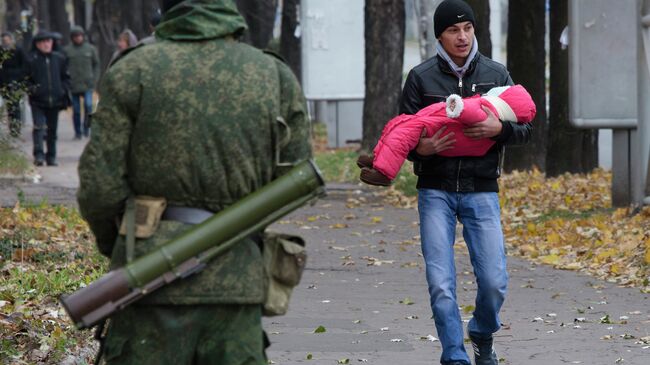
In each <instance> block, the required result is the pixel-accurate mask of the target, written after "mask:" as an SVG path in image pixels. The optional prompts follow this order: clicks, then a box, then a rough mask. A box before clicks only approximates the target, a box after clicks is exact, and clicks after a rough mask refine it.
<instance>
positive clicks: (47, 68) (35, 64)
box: [29, 50, 70, 109]
mask: <svg viewBox="0 0 650 365" xmlns="http://www.w3.org/2000/svg"><path fill="white" fill-rule="evenodd" d="M29 84H30V85H29V102H30V104H31V105H32V106H36V107H39V108H51V109H65V108H66V107H68V106H69V104H70V100H69V94H68V93H69V90H70V75H69V74H68V63H67V60H66V58H65V56H64V55H63V54H61V53H59V52H56V51H52V52H51V53H49V54H44V53H42V52H41V51H39V50H34V51H33V52H32V53H31V54H30V57H29Z"/></svg>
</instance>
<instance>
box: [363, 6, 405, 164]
mask: <svg viewBox="0 0 650 365" xmlns="http://www.w3.org/2000/svg"><path fill="white" fill-rule="evenodd" d="M405 17H406V14H405V9H404V0H366V6H365V42H366V47H365V48H366V73H365V77H366V96H365V101H364V104H363V140H362V142H361V148H362V149H363V150H365V151H370V150H372V148H373V146H374V145H375V144H376V143H377V140H378V139H379V136H380V135H381V131H382V129H383V127H384V125H385V124H386V122H387V121H388V120H389V119H390V118H392V117H394V116H395V115H397V113H398V102H399V97H400V94H401V87H402V67H403V63H404V32H405V26H406V20H405Z"/></svg>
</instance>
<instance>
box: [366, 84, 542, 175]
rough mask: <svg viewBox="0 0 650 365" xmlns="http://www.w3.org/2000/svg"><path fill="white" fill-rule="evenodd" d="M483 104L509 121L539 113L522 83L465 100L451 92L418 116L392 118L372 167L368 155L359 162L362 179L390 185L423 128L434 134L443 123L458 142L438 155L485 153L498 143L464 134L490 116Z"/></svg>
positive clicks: (379, 143)
mask: <svg viewBox="0 0 650 365" xmlns="http://www.w3.org/2000/svg"><path fill="white" fill-rule="evenodd" d="M482 106H485V107H487V108H488V109H490V110H491V111H492V112H493V113H494V114H495V115H496V116H497V117H498V118H499V119H500V120H502V121H509V122H518V123H530V122H531V121H532V120H533V118H534V117H535V113H536V108H535V103H534V102H533V99H532V98H531V96H530V94H529V93H528V91H526V89H525V88H524V87H523V86H521V85H514V86H501V87H495V88H492V89H490V90H489V91H488V92H487V94H485V95H475V96H472V97H470V98H465V99H462V98H461V97H460V96H458V95H455V94H453V95H450V96H449V97H448V98H447V101H446V102H440V103H436V104H432V105H429V106H427V107H426V108H423V109H421V110H420V111H419V112H417V114H415V115H409V114H402V115H400V116H397V117H395V118H393V119H391V120H390V121H389V122H388V123H387V124H386V126H385V127H384V130H383V132H382V135H381V137H380V139H379V142H378V143H377V146H375V148H374V151H373V152H374V157H373V161H372V166H369V165H370V157H368V156H362V157H360V158H359V160H358V162H357V164H358V165H359V166H360V167H362V172H361V180H362V181H363V182H366V183H368V184H372V185H390V182H391V181H392V180H393V179H394V178H395V176H396V175H397V173H398V172H399V170H400V168H401V167H402V164H403V163H404V160H405V159H406V156H407V155H408V154H409V152H410V151H411V150H413V149H415V147H416V146H417V145H418V143H419V141H420V138H421V136H422V131H423V130H426V133H425V134H426V136H427V137H431V136H432V135H433V134H434V133H435V132H436V131H438V129H440V128H441V127H443V126H446V127H447V130H446V131H445V135H446V134H448V133H450V132H454V138H455V139H456V143H455V145H454V146H453V147H452V148H450V149H448V150H445V151H442V152H439V153H438V154H439V155H441V156H448V157H451V156H483V155H484V154H485V153H486V152H487V151H488V150H489V149H490V147H492V146H493V145H494V143H495V142H494V141H493V140H491V139H489V138H482V139H479V140H473V139H470V138H469V137H467V136H465V135H464V134H463V129H464V128H466V127H468V126H470V125H472V124H475V123H478V122H482V121H484V120H485V118H487V114H486V113H485V111H483V109H482V108H481V107H482ZM443 136H444V135H443ZM441 137H442V136H441ZM373 170H374V171H373ZM378 173H380V174H381V175H383V176H381V175H379V174H378ZM384 178H385V179H384Z"/></svg>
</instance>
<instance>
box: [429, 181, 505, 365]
mask: <svg viewBox="0 0 650 365" xmlns="http://www.w3.org/2000/svg"><path fill="white" fill-rule="evenodd" d="M418 208H419V211H420V236H421V237H422V254H423V255H424V260H425V264H426V275H427V283H428V284H429V295H430V297H431V309H432V311H433V318H434V321H435V323H436V329H437V331H438V337H439V338H440V344H441V345H442V357H441V360H440V361H441V363H442V364H445V363H449V362H452V361H458V362H464V363H467V365H470V360H469V357H468V356H467V352H466V351H465V347H464V346H463V338H464V336H463V324H462V321H461V317H460V311H459V309H458V303H457V302H456V267H455V264H454V248H453V246H454V241H455V237H456V219H458V220H459V221H460V222H461V223H462V224H463V237H464V238H465V242H466V243H467V248H468V250H469V255H470V260H471V263H472V266H473V267H474V275H475V276H476V283H477V284H478V293H477V295H476V304H475V307H476V309H475V310H474V313H473V318H472V319H471V320H470V322H469V325H468V332H469V333H470V334H471V335H472V336H476V337H479V338H488V337H491V336H492V334H493V333H494V332H496V331H498V330H499V328H500V326H501V322H500V320H499V310H500V309H501V305H502V304H503V301H504V299H505V295H506V289H507V284H508V273H507V271H506V255H505V248H504V239H503V232H502V230H501V219H500V216H501V209H500V207H499V197H498V195H497V193H491V192H486V193H455V192H447V191H442V190H433V189H420V190H419V192H418Z"/></svg>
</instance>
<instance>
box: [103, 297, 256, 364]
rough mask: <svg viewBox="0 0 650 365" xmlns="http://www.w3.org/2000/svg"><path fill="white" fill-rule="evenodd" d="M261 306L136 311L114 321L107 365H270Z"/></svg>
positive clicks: (160, 307)
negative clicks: (264, 339) (265, 343)
mask: <svg viewBox="0 0 650 365" xmlns="http://www.w3.org/2000/svg"><path fill="white" fill-rule="evenodd" d="M261 320H262V317H261V307H260V305H182V306H172V305H167V306H163V305H158V306H154V305H152V306H130V307H127V308H126V309H124V310H123V311H121V312H119V313H117V314H115V315H114V316H113V317H112V318H111V322H110V324H109V327H108V332H107V335H106V339H105V344H104V351H103V356H102V363H104V364H109V365H112V364H120V365H130V364H133V365H135V364H138V365H147V364H156V365H165V364H169V365H172V364H173V365H202V364H220V365H262V364H266V363H267V360H266V356H265V354H264V341H263V336H264V335H263V331H262V323H261Z"/></svg>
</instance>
